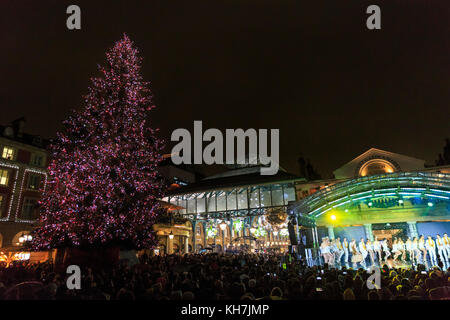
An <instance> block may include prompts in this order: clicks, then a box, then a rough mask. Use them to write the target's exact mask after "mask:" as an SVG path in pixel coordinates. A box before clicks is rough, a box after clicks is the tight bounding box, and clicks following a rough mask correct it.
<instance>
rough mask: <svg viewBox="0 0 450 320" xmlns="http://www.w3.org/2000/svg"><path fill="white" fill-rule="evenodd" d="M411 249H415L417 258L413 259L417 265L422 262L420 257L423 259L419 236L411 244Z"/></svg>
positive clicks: (414, 253) (414, 252)
mask: <svg viewBox="0 0 450 320" xmlns="http://www.w3.org/2000/svg"><path fill="white" fill-rule="evenodd" d="M411 249H412V251H413V255H414V257H415V260H413V264H414V265H417V264H419V263H420V259H421V256H422V255H421V253H420V249H419V239H417V237H414V239H413V242H412V245H411Z"/></svg>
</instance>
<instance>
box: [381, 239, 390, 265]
mask: <svg viewBox="0 0 450 320" xmlns="http://www.w3.org/2000/svg"><path fill="white" fill-rule="evenodd" d="M381 246H382V247H383V252H384V261H387V258H389V257H390V256H391V252H390V251H389V246H388V242H387V239H384V240H383V242H382V243H381Z"/></svg>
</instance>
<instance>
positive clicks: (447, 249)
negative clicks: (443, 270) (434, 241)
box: [442, 233, 450, 260]
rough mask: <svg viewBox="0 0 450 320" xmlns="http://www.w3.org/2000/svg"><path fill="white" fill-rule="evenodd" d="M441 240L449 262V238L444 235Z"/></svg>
mask: <svg viewBox="0 0 450 320" xmlns="http://www.w3.org/2000/svg"><path fill="white" fill-rule="evenodd" d="M442 240H443V241H444V249H445V251H446V252H447V258H448V259H449V260H450V238H449V237H448V236H447V234H446V233H444V236H443V237H442Z"/></svg>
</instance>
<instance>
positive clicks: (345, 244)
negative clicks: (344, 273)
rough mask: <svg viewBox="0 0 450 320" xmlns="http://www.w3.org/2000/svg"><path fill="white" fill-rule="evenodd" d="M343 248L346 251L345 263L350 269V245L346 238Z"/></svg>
mask: <svg viewBox="0 0 450 320" xmlns="http://www.w3.org/2000/svg"><path fill="white" fill-rule="evenodd" d="M342 248H343V250H344V262H345V266H346V267H347V268H348V252H349V243H348V242H347V238H344V240H343V241H342Z"/></svg>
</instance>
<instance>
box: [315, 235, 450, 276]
mask: <svg viewBox="0 0 450 320" xmlns="http://www.w3.org/2000/svg"><path fill="white" fill-rule="evenodd" d="M320 254H321V256H322V257H323V260H324V263H327V264H328V265H330V266H336V267H341V266H343V265H345V266H346V267H347V268H348V267H349V261H351V262H352V267H353V268H357V264H358V263H359V264H360V266H361V267H363V268H365V269H367V262H368V261H367V260H369V259H370V263H371V264H372V265H374V264H375V263H376V262H377V263H378V264H379V265H381V264H382V263H383V262H384V263H387V261H388V260H390V261H393V262H394V263H395V262H397V261H402V262H404V263H406V262H407V261H409V263H410V264H412V265H417V264H424V265H425V266H426V267H427V268H428V267H431V266H438V261H437V255H438V256H439V259H440V261H441V262H442V264H443V268H444V269H446V268H448V267H450V261H449V259H450V238H449V237H448V235H447V234H446V233H445V234H444V235H443V236H442V237H441V236H440V235H439V234H437V235H436V237H435V239H433V238H432V237H431V236H428V238H427V239H425V237H424V236H420V238H414V239H413V240H411V238H409V237H408V239H407V240H406V241H405V242H403V240H402V239H401V238H398V239H397V238H394V240H393V242H392V245H390V244H389V243H388V241H387V240H386V239H384V240H378V239H377V237H375V240H374V241H373V242H372V241H370V240H369V239H367V241H365V240H364V238H361V240H360V241H359V243H357V242H356V240H355V239H352V240H351V241H350V242H348V241H347V238H344V239H343V241H342V242H341V240H340V238H336V239H334V240H331V239H329V238H328V237H325V238H322V243H321V245H320ZM350 256H351V257H350ZM349 258H351V260H349ZM428 259H429V262H430V264H431V266H430V264H429V263H428ZM342 262H343V263H342Z"/></svg>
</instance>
